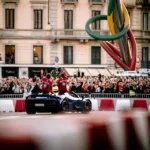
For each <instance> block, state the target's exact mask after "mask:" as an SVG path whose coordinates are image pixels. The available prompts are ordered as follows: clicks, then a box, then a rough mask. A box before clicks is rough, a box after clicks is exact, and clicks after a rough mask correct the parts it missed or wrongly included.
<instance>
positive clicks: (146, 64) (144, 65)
mask: <svg viewBox="0 0 150 150" xmlns="http://www.w3.org/2000/svg"><path fill="white" fill-rule="evenodd" d="M141 68H150V61H141Z"/></svg>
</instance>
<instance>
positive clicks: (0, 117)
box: [0, 112, 89, 122]
mask: <svg viewBox="0 0 150 150" xmlns="http://www.w3.org/2000/svg"><path fill="white" fill-rule="evenodd" d="M88 115H89V114H81V113H71V112H70V113H65V114H51V113H36V114H35V115H28V114H27V113H26V112H16V113H15V112H9V113H8V112H3V113H0V122H1V121H5V120H6V121H9V120H12V119H14V120H20V119H21V120H24V121H28V119H37V120H40V119H47V120H49V119H50V121H52V120H53V119H68V118H72V119H83V118H87V117H88Z"/></svg>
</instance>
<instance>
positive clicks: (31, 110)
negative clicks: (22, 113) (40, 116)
mask: <svg viewBox="0 0 150 150" xmlns="http://www.w3.org/2000/svg"><path fill="white" fill-rule="evenodd" d="M26 112H27V114H29V115H34V114H35V113H36V111H35V110H34V109H26Z"/></svg>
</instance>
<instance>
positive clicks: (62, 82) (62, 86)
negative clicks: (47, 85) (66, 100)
mask: <svg viewBox="0 0 150 150" xmlns="http://www.w3.org/2000/svg"><path fill="white" fill-rule="evenodd" d="M57 85H58V91H59V95H62V94H64V93H66V92H68V91H67V80H66V77H65V76H64V74H61V77H60V78H59V79H58V80H57Z"/></svg>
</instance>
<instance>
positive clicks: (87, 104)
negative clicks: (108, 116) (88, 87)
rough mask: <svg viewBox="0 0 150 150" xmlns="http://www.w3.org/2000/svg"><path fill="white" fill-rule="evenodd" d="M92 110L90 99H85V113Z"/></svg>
mask: <svg viewBox="0 0 150 150" xmlns="http://www.w3.org/2000/svg"><path fill="white" fill-rule="evenodd" d="M91 110H92V103H91V101H90V100H89V99H88V100H86V101H85V104H84V111H85V112H86V113H87V112H90V111H91Z"/></svg>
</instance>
